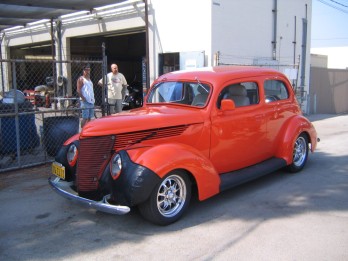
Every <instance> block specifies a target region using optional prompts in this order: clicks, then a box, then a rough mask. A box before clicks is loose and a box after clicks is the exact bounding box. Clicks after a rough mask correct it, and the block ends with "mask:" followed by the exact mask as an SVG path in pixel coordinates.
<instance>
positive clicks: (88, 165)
mask: <svg viewBox="0 0 348 261" xmlns="http://www.w3.org/2000/svg"><path fill="white" fill-rule="evenodd" d="M113 144H114V137H112V136H103V137H93V138H87V139H81V140H80V148H79V160H78V166H77V177H76V180H77V190H78V191H79V192H80V191H81V192H86V191H95V190H97V188H98V175H99V174H101V171H103V169H104V168H105V166H106V164H107V163H108V159H109V158H110V154H111V150H112V146H113Z"/></svg>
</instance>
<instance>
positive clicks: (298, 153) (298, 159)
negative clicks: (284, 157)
mask: <svg viewBox="0 0 348 261" xmlns="http://www.w3.org/2000/svg"><path fill="white" fill-rule="evenodd" d="M308 150H309V146H308V138H307V135H306V134H304V133H302V134H301V135H300V136H298V137H297V139H296V141H295V143H294V148H293V153H292V163H291V164H290V165H288V166H287V170H288V171H289V172H291V173H296V172H299V171H301V170H302V169H303V168H304V166H305V165H306V162H307V159H308Z"/></svg>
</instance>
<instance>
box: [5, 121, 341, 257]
mask: <svg viewBox="0 0 348 261" xmlns="http://www.w3.org/2000/svg"><path fill="white" fill-rule="evenodd" d="M310 119H311V120H312V121H313V123H314V125H315V127H316V129H317V132H318V135H319V137H320V138H321V142H320V143H319V144H318V149H317V151H316V152H315V153H314V154H311V155H310V158H309V161H308V164H307V166H306V168H305V169H304V170H303V171H302V172H301V173H298V174H295V175H291V174H287V173H285V172H282V171H278V172H276V173H273V174H271V175H268V176H266V177H264V178H261V179H259V180H256V181H253V182H251V183H248V184H245V185H242V186H240V187H238V188H235V189H233V190H230V191H227V192H225V193H222V194H220V195H218V196H215V197H213V198H211V199H209V200H207V201H204V202H198V201H197V200H193V202H192V203H191V205H190V208H189V211H188V212H187V214H186V215H185V216H184V217H183V218H182V219H181V220H180V221H179V222H177V223H175V224H172V225H170V226H167V227H158V226H154V225H152V224H149V223H147V222H146V221H144V220H143V219H142V218H141V216H140V214H139V213H138V212H137V210H132V211H131V213H130V214H128V215H125V216H112V215H109V214H105V213H101V212H96V211H94V210H88V209H85V208H83V207H80V206H78V205H75V204H73V203H72V202H70V201H68V200H66V199H64V198H61V197H60V196H58V195H57V194H56V193H54V192H53V191H52V190H51V189H50V187H49V185H48V183H47V178H48V176H49V173H50V166H42V167H36V168H31V169H27V170H20V171H16V172H10V173H2V174H0V259H1V260H103V261H105V260H248V261H249V260H258V261H259V260H267V261H268V260H283V261H284V260H348V247H347V246H348V115H341V116H337V115H314V116H311V117H310Z"/></svg>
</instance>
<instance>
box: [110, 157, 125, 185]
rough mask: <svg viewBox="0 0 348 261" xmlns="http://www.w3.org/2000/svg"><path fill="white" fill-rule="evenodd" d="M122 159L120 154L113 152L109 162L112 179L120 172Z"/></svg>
mask: <svg viewBox="0 0 348 261" xmlns="http://www.w3.org/2000/svg"><path fill="white" fill-rule="evenodd" d="M121 169H122V159H121V156H120V154H115V155H114V156H113V157H112V159H111V162H110V173H111V176H112V178H113V179H117V178H118V177H119V176H120V174H121Z"/></svg>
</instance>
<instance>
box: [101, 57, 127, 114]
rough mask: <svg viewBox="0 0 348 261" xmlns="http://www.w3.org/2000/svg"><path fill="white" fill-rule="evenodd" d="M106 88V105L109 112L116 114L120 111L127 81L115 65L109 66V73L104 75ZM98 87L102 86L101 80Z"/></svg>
mask: <svg viewBox="0 0 348 261" xmlns="http://www.w3.org/2000/svg"><path fill="white" fill-rule="evenodd" d="M106 83H107V88H108V103H109V104H110V105H111V106H110V112H111V114H113V113H118V112H120V111H122V101H123V99H124V96H125V94H126V92H127V81H126V78H125V77H124V75H123V74H122V73H120V72H119V71H118V66H117V64H111V72H110V73H108V74H107V75H106ZM98 85H100V86H103V79H100V80H99V82H98Z"/></svg>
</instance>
